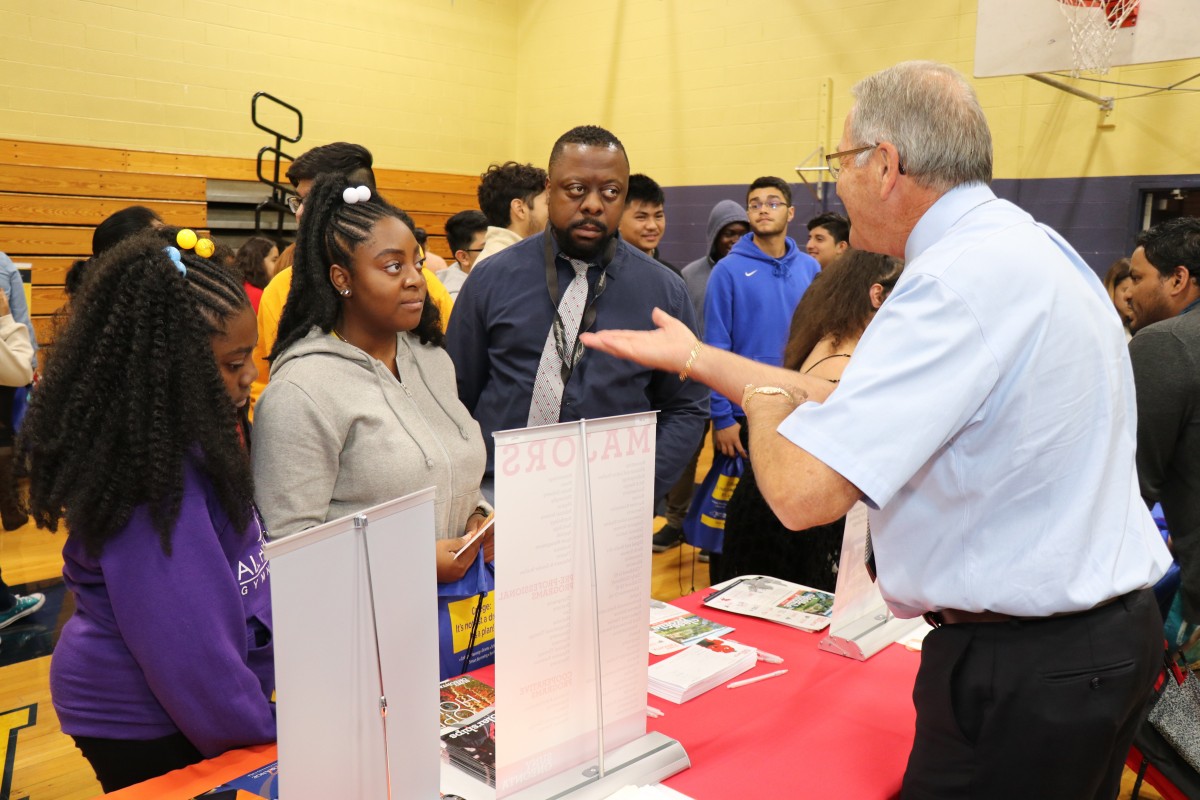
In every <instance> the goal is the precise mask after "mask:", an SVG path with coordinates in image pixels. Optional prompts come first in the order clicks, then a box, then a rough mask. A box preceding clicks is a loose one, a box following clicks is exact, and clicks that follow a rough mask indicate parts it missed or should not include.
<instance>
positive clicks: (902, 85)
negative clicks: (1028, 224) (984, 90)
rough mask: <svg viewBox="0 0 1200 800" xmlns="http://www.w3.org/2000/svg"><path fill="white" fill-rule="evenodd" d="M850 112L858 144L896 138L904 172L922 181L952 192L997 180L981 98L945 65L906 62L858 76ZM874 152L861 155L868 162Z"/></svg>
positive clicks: (919, 182) (888, 140)
mask: <svg viewBox="0 0 1200 800" xmlns="http://www.w3.org/2000/svg"><path fill="white" fill-rule="evenodd" d="M851 92H852V94H853V95H854V98H855V100H856V101H857V102H856V103H855V105H854V110H853V112H852V114H851V117H850V127H849V131H850V136H851V137H852V139H853V141H854V143H855V144H864V145H867V144H878V143H879V142H885V141H886V142H891V143H892V144H894V145H895V146H896V150H897V151H899V154H900V164H901V165H902V169H903V170H904V173H905V174H906V175H908V176H909V177H910V178H912V179H913V180H914V181H916V182H917V183H918V184H920V185H922V186H925V187H927V188H930V189H935V190H937V191H943V192H944V191H948V190H949V189H952V188H954V187H955V186H958V185H960V184H963V183H975V182H983V183H989V182H991V180H992V134H991V132H990V131H989V130H988V124H987V119H986V118H985V117H984V115H983V109H982V108H981V107H980V106H979V98H978V97H976V96H975V90H974V89H972V88H971V86H970V84H968V83H967V81H966V79H965V78H963V76H962V75H960V74H959V73H958V72H956V71H955V70H954V69H952V68H951V67H948V66H946V65H945V64H937V63H934V62H932V61H905V62H903V63H900V64H897V65H895V66H894V67H889V68H888V69H885V70H883V71H882V72H877V73H875V74H874V75H871V76H868V77H866V78H864V79H863V80H861V81H859V82H858V83H857V84H856V85H855V86H854V88H853V89H852V90H851ZM869 157H870V153H869V152H867V153H863V154H862V155H861V156H859V161H858V164H859V165H860V166H861V165H862V164H863V163H865V160H866V158H869Z"/></svg>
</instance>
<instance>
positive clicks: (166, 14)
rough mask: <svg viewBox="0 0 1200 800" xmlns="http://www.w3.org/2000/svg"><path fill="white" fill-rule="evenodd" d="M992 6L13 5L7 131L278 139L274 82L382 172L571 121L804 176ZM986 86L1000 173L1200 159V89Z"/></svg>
mask: <svg viewBox="0 0 1200 800" xmlns="http://www.w3.org/2000/svg"><path fill="white" fill-rule="evenodd" d="M1046 2H1052V0H1046ZM975 8H976V2H975V0H888V1H886V2H885V1H884V0H759V2H757V3H754V4H747V3H745V2H743V0H343V1H339V0H107V1H106V2H99V1H92V0H0V138H2V137H9V138H24V139H39V140H47V141H58V142H68V143H77V144H94V145H104V146H119V147H130V148H138V149H150V150H163V151H174V152H184V153H194V154H206V155H228V156H252V155H253V154H254V153H255V152H256V151H257V150H258V148H259V147H261V146H262V145H264V144H267V143H268V141H269V140H268V137H267V136H266V135H265V134H263V133H261V132H259V131H257V130H255V129H254V128H253V127H252V126H251V125H250V119H249V102H250V97H251V95H252V94H253V93H254V92H255V91H258V90H266V91H269V92H272V93H274V94H277V95H279V96H280V97H282V98H284V99H286V100H288V101H289V102H292V103H294V104H295V105H297V106H299V107H300V108H301V109H303V111H304V113H305V118H306V129H305V134H304V139H303V142H302V143H301V145H299V146H297V148H295V149H297V150H303V149H306V148H307V147H309V146H313V145H316V144H323V143H325V142H328V141H333V140H335V139H347V140H350V141H358V142H362V143H363V144H366V145H367V146H368V147H370V148H371V150H372V151H373V152H374V153H375V155H376V160H377V163H378V164H379V165H380V166H384V167H391V168H398V169H420V170H430V171H435V172H458V173H468V174H474V173H479V172H481V171H482V170H483V168H484V167H485V166H486V165H487V164H488V163H489V162H491V161H499V160H505V159H507V158H511V157H516V158H519V159H521V160H528V161H532V162H534V163H537V164H544V163H545V162H546V159H547V156H548V154H549V149H550V145H551V144H552V143H553V141H554V139H555V138H556V137H557V136H558V135H559V134H560V133H562V132H563V131H565V130H567V129H568V128H570V127H572V126H574V125H577V124H582V123H586V122H596V123H599V124H602V125H605V126H607V127H610V128H611V129H612V130H613V131H614V132H616V133H617V135H618V136H620V137H621V138H622V139H623V140H624V142H625V144H626V147H627V148H628V150H629V153H630V155H631V158H632V161H633V166H634V168H635V169H636V170H639V171H644V172H648V173H650V174H652V175H653V176H654V177H655V178H657V179H658V180H659V182H661V183H663V184H665V185H676V186H678V185H697V184H709V183H717V184H722V183H744V182H745V181H747V180H748V179H750V178H752V177H754V176H756V175H759V174H764V173H775V174H780V175H787V176H789V177H790V176H791V175H792V173H791V169H792V167H794V166H796V165H797V164H799V163H800V162H801V161H802V160H803V159H804V158H805V157H806V156H808V155H809V154H810V153H812V151H813V150H814V149H815V148H816V147H817V146H818V145H819V144H820V145H824V146H826V147H829V146H831V145H834V144H836V142H837V140H838V138H839V135H840V131H841V124H842V119H843V118H844V116H845V113H846V111H847V110H848V108H849V106H850V101H851V98H850V94H849V89H850V87H851V85H852V84H853V83H854V82H855V81H857V80H858V79H860V78H861V77H863V76H864V75H866V74H868V73H870V72H872V71H875V70H877V69H880V68H882V67H885V66H887V65H889V64H892V63H894V62H896V61H900V60H904V59H909V58H930V59H934V60H938V61H945V62H948V63H950V64H953V65H955V66H956V67H958V68H959V69H960V70H961V71H963V72H964V73H967V74H969V73H970V72H971V69H972V61H973V56H974V51H975ZM1196 72H1200V59H1194V60H1189V61H1183V62H1174V63H1168V64H1163V65H1151V66H1145V67H1125V68H1119V69H1117V70H1115V71H1114V73H1113V75H1112V76H1111V77H1113V78H1115V79H1117V80H1123V81H1129V82H1135V83H1145V84H1152V85H1162V84H1165V83H1169V82H1172V81H1176V80H1181V79H1183V78H1185V77H1188V76H1190V75H1192V74H1194V73H1196ZM975 83H976V86H977V88H978V90H979V94H980V97H981V99H982V101H983V104H984V107H985V109H986V110H987V113H988V117H989V119H990V120H991V123H992V126H993V130H994V133H995V139H996V154H997V157H996V175H997V177H1000V178H1045V177H1078V176H1106V175H1124V174H1149V175H1153V174H1168V173H1172V174H1173V173H1200V147H1198V146H1197V144H1196V142H1197V140H1198V139H1200V94H1196V93H1191V94H1184V93H1177V94H1165V95H1157V96H1152V97H1143V98H1131V99H1123V100H1119V101H1118V107H1117V112H1116V116H1115V121H1116V126H1115V128H1113V129H1111V130H1099V129H1097V126H1096V122H1097V118H1098V111H1097V110H1096V108H1095V106H1093V105H1091V104H1089V103H1087V102H1086V101H1083V100H1080V99H1077V98H1074V97H1070V96H1068V95H1065V94H1063V93H1061V92H1058V91H1056V90H1054V89H1051V88H1049V87H1046V86H1042V85H1040V84H1036V83H1034V82H1033V81H1031V80H1029V79H1027V78H1023V77H1015V78H989V79H983V80H979V81H976V82H975ZM824 85H828V86H830V87H831V92H830V93H829V95H828V100H826V101H823V100H822V95H821V93H822V87H823V86H824ZM1192 87H1193V88H1200V81H1197V82H1194V83H1193V84H1192ZM1089 88H1091V89H1092V90H1093V91H1096V92H1097V93H1100V94H1105V93H1110V90H1108V89H1105V88H1103V87H1098V86H1091V87H1089ZM1136 91H1137V90H1133V89H1120V90H1118V91H1117V93H1118V95H1127V94H1133V93H1135V92H1136Z"/></svg>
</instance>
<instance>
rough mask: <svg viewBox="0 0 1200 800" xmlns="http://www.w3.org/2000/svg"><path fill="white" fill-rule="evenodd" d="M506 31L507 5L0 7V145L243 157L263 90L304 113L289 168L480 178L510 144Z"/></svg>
mask: <svg viewBox="0 0 1200 800" xmlns="http://www.w3.org/2000/svg"><path fill="white" fill-rule="evenodd" d="M515 23H516V14H515V6H514V1H513V0H106V1H105V2H89V1H87V0H0V137H8V138H18V139H37V140H46V141H55V142H66V143H71V144H91V145H102V146H117V147H128V148H135V149H143V150H159V151H171V152H182V153H190V154H204V155H221V156H241V157H253V156H254V154H255V153H256V152H257V151H258V148H260V147H262V146H263V145H265V144H272V143H273V139H272V138H271V137H269V136H268V135H267V134H265V133H263V132H261V131H259V130H257V129H255V128H254V127H253V126H252V125H251V123H250V98H251V96H252V95H253V94H254V93H255V92H256V91H260V90H261V91H268V92H270V93H272V94H274V95H276V96H278V97H280V98H282V99H284V100H286V101H288V102H290V103H292V104H293V105H295V106H297V107H299V108H300V109H301V110H302V111H303V112H304V117H305V129H304V138H303V139H302V140H301V143H300V144H299V145H296V146H295V148H294V149H293V150H292V152H293V154H294V155H295V154H298V153H299V152H302V151H303V150H305V149H307V148H308V147H312V146H314V145H318V144H324V143H327V142H330V141H335V140H338V139H344V140H349V141H354V142H360V143H362V144H364V145H367V146H368V147H369V148H370V149H371V150H372V151H373V153H374V154H375V158H376V163H377V164H379V165H380V166H384V167H391V168H396V169H421V170H430V171H435V172H458V173H479V172H481V171H482V169H483V167H482V166H481V163H482V164H483V166H486V164H487V162H488V161H489V160H492V159H497V158H501V159H502V158H505V157H507V155H508V153H509V152H510V151H511V150H512V148H513V146H514V143H515V139H514V136H513V129H512V124H511V118H512V113H513V112H512V109H513V107H514V104H515V99H516V98H515V91H516V89H515V86H514V77H515V73H516V59H515V41H516V39H515ZM285 119H286V118H285Z"/></svg>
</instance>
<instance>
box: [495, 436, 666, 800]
mask: <svg viewBox="0 0 1200 800" xmlns="http://www.w3.org/2000/svg"><path fill="white" fill-rule="evenodd" d="M655 431H656V427H655V415H654V414H653V413H644V414H630V415H626V416H620V417H609V418H605V419H597V420H581V421H579V422H571V423H560V424H557V425H547V426H543V427H537V428H526V429H522V430H515V431H503V432H498V433H496V434H495V441H496V459H495V474H496V508H497V518H498V520H501V522H500V523H499V525H498V526H497V527H498V529H497V532H496V701H497V702H496V728H497V731H496V770H497V786H496V789H497V790H496V796H497V797H499V798H514V799H516V800H527V798H528V799H529V800H533V798H546V797H565V796H570V797H572V798H578V800H585V798H592V797H607V796H608V795H609V794H612V793H613V792H615V791H617V790H618V789H620V788H621V787H622V786H625V785H627V784H645V783H652V782H655V781H659V780H662V779H663V778H665V777H667V776H669V775H672V774H674V773H675V772H678V771H679V770H680V769H683V768H685V767H687V766H688V761H687V755H686V754H685V753H684V752H683V748H682V747H681V746H680V745H679V743H678V742H676V741H675V740H673V739H670V738H668V737H666V736H663V735H662V734H658V733H652V734H647V733H646V688H647V658H646V598H647V597H648V596H649V592H650V552H651V551H650V537H651V530H652V525H653V516H654V445H655Z"/></svg>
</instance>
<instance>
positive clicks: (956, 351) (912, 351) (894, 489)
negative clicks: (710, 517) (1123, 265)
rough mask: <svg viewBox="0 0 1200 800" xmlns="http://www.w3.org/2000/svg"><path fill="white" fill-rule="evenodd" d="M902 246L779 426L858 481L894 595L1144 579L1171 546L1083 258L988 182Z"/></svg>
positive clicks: (991, 599)
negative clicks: (850, 341) (810, 396)
mask: <svg viewBox="0 0 1200 800" xmlns="http://www.w3.org/2000/svg"><path fill="white" fill-rule="evenodd" d="M905 258H906V262H907V267H906V268H905V271H904V274H903V275H902V276H901V278H900V280H899V282H898V283H897V284H896V288H895V290H894V291H893V292H892V295H891V297H889V298H888V300H887V302H885V303H884V304H883V307H882V308H881V309H880V310H879V313H878V314H877V315H876V317H875V319H874V320H873V321H872V322H871V324H870V326H869V327H868V328H867V331H866V333H865V334H864V336H863V337H862V340H861V341H860V342H859V345H858V347H857V349H856V350H855V351H854V358H852V359H851V360H850V364H849V366H848V367H847V369H846V371H845V373H844V374H843V376H842V381H841V383H840V384H839V386H838V387H837V390H836V391H835V392H834V393H833V395H831V396H830V398H829V399H828V400H827V401H826V402H825V403H824V404H817V403H806V404H804V405H803V406H801V407H800V408H798V409H796V411H795V412H793V413H792V415H791V416H789V417H788V418H787V419H786V420H784V421H783V423H782V424H781V425H780V426H779V432H780V433H782V434H783V435H784V436H786V437H787V438H788V439H789V440H791V441H792V442H793V443H795V444H796V445H798V446H800V447H802V448H804V449H805V450H806V451H808V452H809V453H811V454H812V455H814V456H815V457H817V458H818V459H820V460H821V461H823V462H824V463H825V464H827V465H829V466H830V467H831V468H833V469H834V470H836V471H837V472H838V473H840V474H841V475H842V476H844V477H845V478H846V479H847V480H849V481H850V482H851V483H853V484H854V485H855V486H857V487H858V488H859V489H861V490H862V492H863V494H864V496H865V499H866V501H867V503H868V504H869V505H870V506H871V508H872V510H871V513H870V519H871V530H872V540H873V544H874V548H875V554H876V564H877V567H878V571H879V586H880V589H881V591H882V593H883V595H884V598H885V599H886V600H887V601H888V603H889V604H890V606H891V607H892V609H893V610H894V611H895V612H896V613H897V614H898V615H900V616H905V617H911V616H916V615H918V614H921V613H923V612H925V611H936V610H939V609H943V608H956V609H962V610H967V611H984V610H987V611H996V612H1001V613H1007V614H1014V615H1018V616H1045V615H1048V614H1054V613H1062V612H1071V611H1081V610H1084V609H1087V608H1091V607H1092V606H1094V605H1096V604H1097V603H1100V602H1103V601H1105V600H1107V599H1109V598H1112V597H1116V596H1119V595H1122V594H1124V593H1126V592H1129V591H1132V590H1134V589H1139V588H1143V587H1147V586H1151V585H1153V584H1154V582H1155V581H1157V580H1158V579H1159V578H1160V577H1161V576H1162V575H1163V573H1164V572H1165V571H1166V569H1167V566H1168V565H1169V564H1170V556H1169V554H1168V553H1167V550H1166V548H1165V546H1164V545H1163V543H1162V539H1161V538H1160V536H1159V534H1158V532H1157V530H1156V529H1155V526H1154V523H1153V522H1152V521H1151V519H1150V515H1149V513H1148V512H1147V510H1146V506H1145V504H1143V503H1142V500H1141V497H1140V495H1139V492H1138V482H1137V474H1136V472H1135V468H1134V447H1135V443H1136V435H1135V425H1136V420H1137V413H1136V408H1137V407H1136V404H1135V402H1134V394H1133V374H1132V370H1131V368H1130V362H1129V355H1128V351H1127V349H1126V346H1125V336H1124V333H1123V331H1122V328H1121V323H1120V321H1119V319H1118V318H1117V314H1116V311H1115V310H1114V308H1113V306H1112V303H1111V301H1109V299H1108V295H1107V294H1106V293H1105V291H1104V288H1103V286H1102V285H1101V284H1100V281H1099V280H1098V279H1097V278H1096V276H1095V274H1094V273H1093V272H1092V270H1091V269H1090V268H1089V267H1088V266H1087V264H1086V263H1084V261H1083V260H1082V259H1081V258H1080V257H1079V256H1078V254H1076V253H1075V251H1074V250H1072V249H1071V247H1070V246H1069V245H1068V244H1067V243H1066V242H1065V241H1063V240H1062V238H1061V237H1059V236H1058V234H1056V233H1054V232H1053V231H1051V230H1050V229H1049V228H1046V227H1044V226H1041V225H1038V224H1037V223H1035V222H1034V221H1033V218H1032V217H1030V216H1029V215H1028V214H1026V213H1025V212H1024V211H1022V210H1021V209H1019V208H1017V207H1016V206H1014V205H1013V204H1011V203H1009V202H1007V201H1004V200H1000V199H997V198H996V196H995V195H994V194H993V193H992V191H991V189H990V188H989V187H987V186H984V185H982V184H971V185H966V186H960V187H958V188H956V189H953V190H951V191H950V192H948V193H946V194H945V195H943V196H942V197H941V198H940V199H939V200H938V201H937V202H936V203H935V204H934V205H933V206H932V207H931V208H930V209H929V210H928V211H927V212H926V213H925V215H924V216H923V217H922V218H921V220H920V222H918V224H917V225H916V227H915V228H914V229H913V232H912V234H911V235H910V236H909V239H908V243H907V246H906V248H905ZM800 535H802V534H800Z"/></svg>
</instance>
